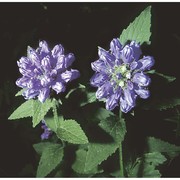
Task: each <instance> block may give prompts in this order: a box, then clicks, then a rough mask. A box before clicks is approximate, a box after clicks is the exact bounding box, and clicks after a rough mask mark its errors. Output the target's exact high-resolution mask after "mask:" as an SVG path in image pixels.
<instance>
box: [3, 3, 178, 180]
mask: <svg viewBox="0 0 180 180" xmlns="http://www.w3.org/2000/svg"><path fill="white" fill-rule="evenodd" d="M148 5H152V28H151V31H152V37H151V42H152V43H151V45H150V46H143V52H144V54H146V55H153V56H154V58H155V61H156V63H155V66H154V68H155V69H157V70H158V71H159V72H161V73H164V74H169V75H172V76H176V77H177V80H176V81H175V83H173V84H172V85H168V87H167V88H166V89H163V90H162V91H161V92H160V91H159V92H158V93H159V95H161V94H163V93H164V94H165V95H167V96H168V95H172V94H173V93H176V94H178V92H179V77H180V68H179V67H180V66H179V64H180V63H179V62H180V3H0V62H1V63H0V64H1V65H0V67H1V68H0V89H1V92H0V93H1V94H2V96H1V99H2V100H1V103H0V176H10V177H12V176H20V175H19V172H20V171H21V170H22V168H23V167H24V166H25V165H26V164H27V163H34V161H35V160H34V159H35V158H34V156H35V152H34V151H33V148H32V144H33V143H34V142H37V137H35V138H34V139H33V138H32V137H31V138H28V137H27V134H28V133H27V131H26V130H27V127H26V128H25V129H23V125H22V126H21V128H20V129H18V128H17V127H16V126H18V125H17V124H14V123H13V122H11V121H8V120H7V118H8V116H9V115H10V113H11V112H12V109H13V106H14V108H15V106H16V103H17V102H16V101H15V100H14V93H15V92H16V91H17V90H18V88H17V87H16V86H15V84H14V82H15V80H16V79H17V78H18V77H19V76H20V74H19V72H18V68H17V65H16V62H17V60H18V59H19V58H20V57H21V56H25V55H26V49H27V46H28V45H29V46H31V47H34V48H36V47H37V46H38V42H39V40H46V41H47V42H48V43H49V45H50V47H53V46H54V45H55V44H58V43H61V44H63V45H64V47H65V50H66V52H73V53H74V54H75V56H76V61H75V63H74V64H73V66H74V68H77V69H79V70H80V72H81V78H80V80H79V81H80V82H81V83H87V82H88V81H89V78H90V77H91V76H92V74H93V71H92V70H91V68H90V63H91V62H92V61H94V60H96V59H97V46H101V47H103V48H106V49H108V48H109V42H110V41H111V40H112V39H113V38H116V37H119V35H120V34H121V32H122V30H123V29H124V28H126V27H127V26H128V25H129V23H130V22H132V21H133V20H134V18H135V17H136V16H137V15H139V14H140V12H141V11H142V10H144V9H145V8H146V7H147V6H148ZM158 85H159V83H158V82H155V83H154V86H158ZM7 94H8V95H7ZM6 95H7V97H6ZM157 96H158V95H157ZM167 113H169V112H167ZM159 116H161V115H159ZM139 117H140V118H142V117H143V116H139ZM158 118H159V117H158ZM144 121H146V122H144ZM18 123H20V122H18ZM158 123H159V124H158ZM134 125H138V126H139V127H141V130H142V129H144V130H143V133H144V134H145V135H146V134H148V133H149V134H150V133H151V132H153V133H154V134H151V135H156V136H159V137H165V138H164V139H165V140H167V141H169V142H172V143H175V144H177V145H180V142H179V138H176V137H174V135H172V132H170V130H171V129H173V127H171V124H169V123H162V121H158V120H157V119H154V120H152V121H151V122H149V120H147V119H146V120H144V119H141V120H139V121H138V122H134ZM29 126H31V123H29ZM143 126H144V127H143ZM163 128H164V130H163ZM166 130H167V131H166ZM23 131H26V132H23ZM29 131H30V134H33V133H35V132H36V130H32V129H31V130H29ZM168 131H169V132H168ZM137 132H138V131H137ZM37 133H39V134H40V132H39V131H37ZM24 134H26V135H25V136H24ZM39 134H38V135H39ZM137 134H138V133H137ZM34 136H37V134H36V135H34ZM139 136H141V134H140V135H139ZM179 165H180V162H179V160H178V159H176V161H175V162H173V163H172V164H171V165H170V166H169V167H168V168H167V170H166V173H165V174H164V176H173V177H174V176H179V175H180V172H179V170H178V169H179Z"/></svg>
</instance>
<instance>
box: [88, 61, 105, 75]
mask: <svg viewBox="0 0 180 180" xmlns="http://www.w3.org/2000/svg"><path fill="white" fill-rule="evenodd" d="M91 68H92V69H93V70H94V71H96V72H105V71H106V69H107V67H106V65H105V63H104V61H103V60H102V59H98V60H97V61H94V62H92V63H91Z"/></svg>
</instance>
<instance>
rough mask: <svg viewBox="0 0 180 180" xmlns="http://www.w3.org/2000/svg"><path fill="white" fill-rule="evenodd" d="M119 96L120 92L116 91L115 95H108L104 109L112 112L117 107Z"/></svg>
mask: <svg viewBox="0 0 180 180" xmlns="http://www.w3.org/2000/svg"><path fill="white" fill-rule="evenodd" d="M120 96H121V91H120V90H119V91H117V92H116V93H114V94H112V95H110V96H109V97H108V98H107V99H106V109H107V110H110V111H112V110H113V109H114V108H115V107H116V106H118V105H119V98H120Z"/></svg>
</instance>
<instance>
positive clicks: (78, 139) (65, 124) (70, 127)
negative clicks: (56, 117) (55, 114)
mask: <svg viewBox="0 0 180 180" xmlns="http://www.w3.org/2000/svg"><path fill="white" fill-rule="evenodd" d="M57 136H58V138H60V139H62V140H64V141H67V142H69V143H72V144H86V143H88V138H87V137H86V135H85V133H84V131H83V130H82V129H81V127H80V125H79V124H78V123H77V122H76V121H75V120H72V119H70V120H65V121H62V122H61V123H60V127H58V129H57Z"/></svg>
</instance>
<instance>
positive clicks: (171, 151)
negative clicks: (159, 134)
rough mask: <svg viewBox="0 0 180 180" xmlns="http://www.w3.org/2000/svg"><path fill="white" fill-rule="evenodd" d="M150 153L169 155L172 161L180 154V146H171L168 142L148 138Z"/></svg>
mask: <svg viewBox="0 0 180 180" xmlns="http://www.w3.org/2000/svg"><path fill="white" fill-rule="evenodd" d="M147 144H148V151H149V152H161V153H165V154H167V155H168V156H169V157H170V158H171V159H172V158H174V157H176V156H178V155H179V154H180V146H176V145H174V144H170V143H168V142H165V141H162V140H160V139H156V138H154V137H148V139H147Z"/></svg>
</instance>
